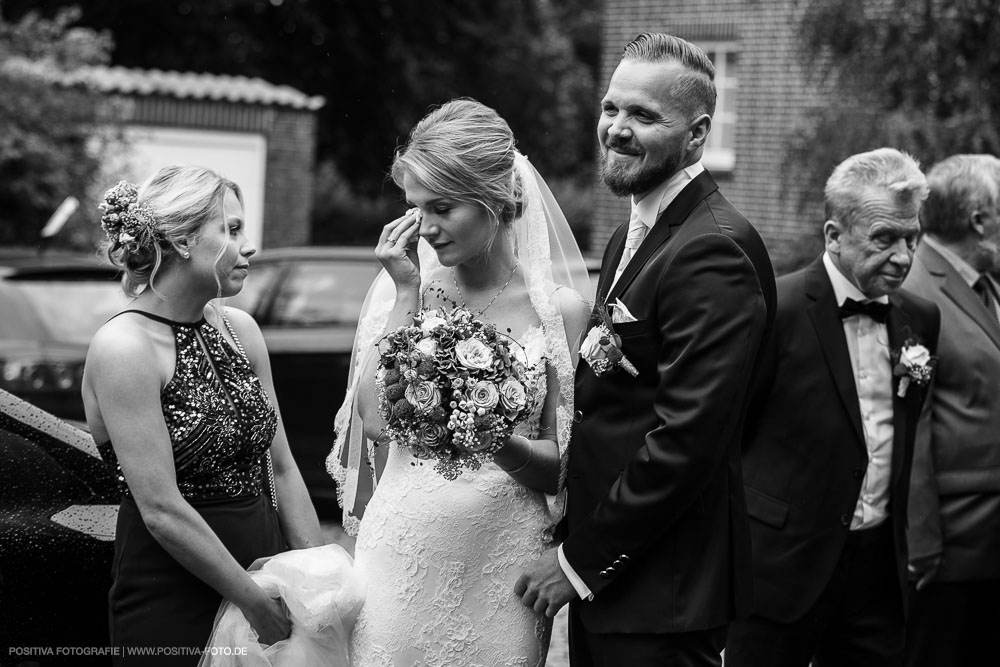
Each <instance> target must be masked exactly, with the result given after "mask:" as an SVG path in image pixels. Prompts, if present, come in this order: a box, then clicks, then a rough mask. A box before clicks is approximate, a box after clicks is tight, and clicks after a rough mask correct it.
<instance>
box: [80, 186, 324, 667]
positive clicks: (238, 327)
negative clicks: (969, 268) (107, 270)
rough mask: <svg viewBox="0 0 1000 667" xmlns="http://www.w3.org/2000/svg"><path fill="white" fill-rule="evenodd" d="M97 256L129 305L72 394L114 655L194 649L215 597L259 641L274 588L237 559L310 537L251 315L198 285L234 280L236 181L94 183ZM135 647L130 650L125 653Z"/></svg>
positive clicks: (317, 540)
mask: <svg viewBox="0 0 1000 667" xmlns="http://www.w3.org/2000/svg"><path fill="white" fill-rule="evenodd" d="M102 208H103V209H104V211H105V214H104V217H103V219H102V224H103V226H104V228H105V231H106V232H107V235H108V241H109V245H108V248H107V253H108V257H109V258H110V259H111V260H112V261H113V262H114V263H115V264H117V265H118V266H120V267H122V268H123V269H124V279H123V284H124V288H125V290H126V292H128V293H129V294H130V295H132V296H134V297H135V298H134V300H133V301H132V302H131V304H130V305H129V308H128V309H127V310H125V311H123V312H122V313H119V314H118V315H117V316H115V317H114V318H112V319H111V320H110V321H109V322H107V323H106V324H105V325H104V326H103V327H102V328H101V329H100V330H99V331H98V332H97V334H96V335H95V336H94V339H93V341H92V343H91V346H90V351H89V353H88V355H87V362H86V368H85V372H84V382H83V395H84V403H85V406H86V413H87V422H88V424H89V426H90V429H91V432H92V433H93V436H94V439H95V441H96V442H97V443H99V446H101V447H102V448H103V449H104V451H106V452H108V453H109V457H110V458H111V460H112V461H113V462H115V463H116V465H117V469H118V474H119V479H120V481H121V486H122V494H123V497H122V501H121V507H120V510H119V516H118V526H117V532H116V536H115V557H114V563H113V572H112V576H113V584H112V589H111V592H110V595H109V606H110V608H109V617H110V618H109V621H110V629H111V642H112V645H113V646H115V647H120V649H121V652H120V656H119V658H117V659H116V660H117V662H118V664H126V665H132V664H149V663H155V664H191V665H194V664H196V663H197V661H198V658H199V653H198V652H199V651H200V650H201V649H202V648H203V647H204V646H205V642H206V641H207V639H208V636H209V632H210V630H211V628H212V621H213V619H214V617H215V614H216V611H217V610H218V608H219V604H220V602H221V601H222V599H223V598H225V599H228V600H230V601H232V602H233V603H235V604H236V605H237V606H239V607H240V609H241V610H242V611H243V613H244V614H245V616H246V617H247V619H249V621H250V623H251V624H252V626H253V627H254V629H255V630H257V631H258V632H259V634H260V637H261V641H262V642H265V643H272V642H274V641H277V640H279V639H283V638H284V637H286V636H287V635H288V633H289V621H288V619H287V618H286V615H285V612H284V610H283V608H282V606H281V602H280V600H273V599H270V598H268V597H267V596H266V595H265V594H264V593H263V591H262V589H261V588H260V587H258V586H257V585H256V584H254V583H253V581H252V580H251V578H250V576H249V575H248V574H247V572H246V568H247V567H248V566H249V565H250V564H251V563H252V562H253V561H254V560H256V559H257V558H260V557H264V556H269V555H273V554H275V553H277V552H280V551H284V550H286V549H287V548H289V547H292V548H303V547H310V546H318V545H320V544H322V539H321V534H320V529H319V522H318V521H317V518H316V513H315V511H314V509H313V507H312V505H311V504H310V501H309V498H308V495H307V493H306V490H305V486H304V484H303V483H302V478H301V476H300V474H299V472H298V469H297V468H296V466H295V463H294V461H293V459H292V456H291V453H290V452H289V449H288V442H287V439H286V437H285V434H284V430H283V429H282V426H281V422H280V421H279V415H278V409H277V402H276V400H275V395H274V389H273V386H272V382H271V372H270V368H269V366H268V357H267V351H266V349H265V347H264V340H263V338H262V336H261V333H260V330H259V329H258V327H257V325H256V323H255V322H254V321H253V319H252V318H251V317H250V316H249V315H247V314H246V313H243V312H241V311H239V310H236V309H233V308H224V307H218V306H216V305H215V304H214V302H213V299H215V298H217V297H225V296H231V295H234V294H236V293H238V292H239V291H240V289H242V287H243V282H244V280H245V279H246V276H247V274H248V272H249V270H250V264H251V257H252V255H253V254H254V252H255V248H254V247H253V245H252V244H251V243H250V242H249V241H248V240H247V238H246V236H245V234H244V228H243V224H244V222H243V202H242V195H241V193H240V189H239V187H238V186H237V185H236V184H235V183H232V182H231V181H228V180H226V179H224V178H221V177H220V176H218V175H217V174H215V173H214V172H211V171H209V170H207V169H202V168H198V167H166V168H164V169H161V170H160V171H158V172H157V173H156V174H155V175H153V176H152V177H151V178H150V179H149V180H148V181H146V182H145V183H144V184H143V185H142V186H141V187H139V188H136V187H135V186H131V185H129V184H127V183H124V182H123V183H120V184H119V185H118V186H116V187H115V188H112V189H111V190H109V191H108V194H107V195H106V198H105V203H104V204H103V205H102ZM139 653H142V654H145V655H136V654H139Z"/></svg>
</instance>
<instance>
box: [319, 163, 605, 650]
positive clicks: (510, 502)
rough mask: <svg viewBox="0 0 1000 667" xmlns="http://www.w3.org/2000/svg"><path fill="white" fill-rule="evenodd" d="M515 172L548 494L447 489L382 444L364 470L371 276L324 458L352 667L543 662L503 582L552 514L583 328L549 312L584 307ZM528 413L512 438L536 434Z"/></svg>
mask: <svg viewBox="0 0 1000 667" xmlns="http://www.w3.org/2000/svg"><path fill="white" fill-rule="evenodd" d="M515 167H516V169H517V170H518V174H519V176H520V179H521V182H522V184H523V185H524V186H525V192H524V195H525V201H524V212H523V214H522V216H521V217H520V218H518V219H517V220H516V221H515V222H514V225H513V235H514V238H513V242H514V248H515V251H516V253H517V255H518V257H519V260H520V262H521V266H522V267H524V272H525V281H526V283H527V286H528V294H529V297H530V301H531V307H532V308H533V309H534V311H535V314H536V315H537V316H538V321H539V322H541V326H540V327H538V326H536V327H532V328H529V329H528V330H527V331H525V332H524V334H522V336H521V339H520V340H519V342H520V343H521V345H522V347H524V348H525V352H526V353H527V355H528V360H529V362H532V363H534V362H535V361H536V360H538V362H539V363H540V359H541V357H542V356H543V355H544V357H545V359H546V360H547V361H546V363H548V364H549V367H550V369H551V370H553V371H554V375H555V377H556V378H557V379H558V382H559V387H558V389H556V388H555V387H552V386H549V387H548V389H549V390H551V391H556V390H557V391H558V394H559V395H558V397H557V398H558V401H557V405H556V407H555V433H554V436H555V440H556V442H557V443H558V445H559V459H560V474H559V489H560V491H559V493H557V494H556V495H551V496H550V495H545V494H544V493H542V492H540V491H534V490H531V489H528V488H526V487H525V486H523V485H522V484H520V483H518V482H516V481H514V479H512V478H511V477H510V476H509V475H508V474H507V473H505V472H503V471H502V470H501V469H500V468H498V467H497V466H496V465H494V464H492V463H490V464H486V465H484V466H483V467H482V468H480V469H479V470H475V471H471V470H463V471H462V474H461V476H460V477H459V478H458V479H456V480H454V481H448V480H446V479H445V478H444V477H442V476H441V475H440V474H438V473H437V472H435V471H434V462H433V461H423V460H420V459H417V458H414V457H413V456H412V455H411V454H410V452H409V450H407V449H406V448H404V447H401V446H397V445H395V444H392V443H390V444H388V445H384V446H386V447H388V448H389V452H388V459H387V461H386V465H385V468H384V469H383V470H382V472H381V474H380V475H377V476H376V475H373V474H372V462H373V461H375V460H376V458H377V457H376V456H375V450H374V443H373V442H371V441H370V440H369V439H368V438H367V437H366V436H365V434H364V429H363V424H362V420H361V418H360V414H359V413H358V409H357V404H356V401H355V398H356V393H357V390H358V372H359V370H360V369H363V368H365V367H366V360H367V359H369V358H370V355H372V354H374V353H375V349H376V348H375V343H376V342H377V341H378V339H379V338H380V337H381V336H382V335H384V333H385V325H386V321H387V318H388V314H389V311H390V310H391V309H392V305H393V302H394V299H395V286H394V285H393V283H392V280H391V279H390V278H389V276H388V274H386V273H385V271H383V272H382V273H380V274H379V277H378V278H376V280H375V282H374V283H373V285H372V287H371V289H370V290H369V292H368V296H367V298H366V299H365V304H364V306H363V307H362V316H361V318H360V320H359V328H358V333H357V336H356V338H355V345H354V350H353V352H352V357H351V366H350V368H351V371H350V373H351V376H350V380H349V386H348V390H347V395H346V397H345V399H344V404H343V405H342V406H341V408H340V410H339V411H338V413H337V418H336V429H337V441H336V444H335V446H334V449H333V451H332V452H331V453H330V456H329V457H328V458H327V469H328V470H329V472H330V474H331V475H332V476H333V477H334V479H335V480H336V481H337V488H338V494H339V500H340V504H341V507H343V508H344V528H345V529H346V530H347V532H348V533H349V534H357V535H358V541H357V545H356V549H355V567H356V568H357V570H358V571H359V572H360V574H361V575H362V576H363V577H364V579H365V580H366V581H367V586H368V590H367V596H366V599H365V604H364V607H363V609H362V611H361V614H360V616H359V617H358V621H357V625H356V626H355V629H354V633H353V635H352V645H351V649H352V665H353V667H368V666H376V665H377V666H378V667H384V666H386V665H393V666H396V667H403V666H405V667H415V666H419V667H437V666H448V667H452V666H457V665H461V666H463V667H464V666H474V665H483V666H488V667H493V666H495V665H518V666H525V667H536V666H540V665H543V664H544V662H545V654H546V651H547V649H548V641H549V629H550V627H551V626H550V623H549V622H548V620H547V619H546V618H545V617H544V615H542V616H539V615H536V614H535V613H534V612H533V611H532V610H531V609H528V608H526V607H524V606H523V605H522V604H521V602H520V600H518V598H517V597H516V596H515V595H514V584H515V583H516V582H517V579H518V577H519V576H520V574H521V572H522V571H523V568H524V567H525V566H526V565H527V564H528V563H530V562H531V561H533V560H535V559H536V558H538V557H539V556H540V555H541V554H542V552H544V551H545V550H546V549H548V548H551V547H552V546H553V543H552V537H551V535H552V531H553V530H554V527H555V525H556V523H558V521H559V520H560V519H561V518H562V514H563V511H564V509H565V490H564V486H565V476H566V467H567V460H568V459H567V456H568V445H569V435H570V431H571V426H572V415H573V375H574V368H575V363H574V360H575V359H576V358H577V348H578V342H579V338H580V336H581V334H582V332H581V331H570V330H568V329H567V327H566V323H565V321H564V318H563V313H562V312H561V306H560V305H559V304H560V302H561V301H564V300H565V296H566V295H565V294H561V293H560V290H563V289H568V290H571V292H572V294H574V295H575V297H576V299H577V301H583V302H586V301H587V299H588V296H590V297H592V290H591V288H590V280H589V276H588V275H587V270H586V265H585V264H584V261H583V257H582V255H581V254H580V250H579V248H578V247H577V246H576V243H575V241H574V239H573V235H572V231H571V230H570V228H569V225H568V224H567V223H566V219H565V216H563V215H562V211H561V210H560V209H559V206H558V203H557V202H556V201H555V198H554V197H553V196H552V193H551V192H550V191H549V189H548V186H547V185H546V184H545V182H544V180H543V179H542V178H541V176H540V175H539V174H538V172H537V171H536V170H535V169H534V167H533V166H532V165H531V164H530V162H529V161H528V160H527V158H525V157H524V156H523V155H520V154H518V155H517V156H516V157H515ZM418 249H419V252H420V266H421V274H422V275H423V276H424V277H425V278H426V276H427V275H429V274H430V273H431V271H432V270H433V268H435V267H439V266H440V264H439V263H438V261H437V257H436V255H435V253H434V251H433V250H432V249H431V248H430V246H429V245H428V244H426V243H424V242H421V243H420V244H419V246H418ZM584 295H588V296H584ZM541 405H542V402H540V403H539V407H538V408H536V413H535V414H534V415H532V416H531V417H530V418H529V419H528V420H526V421H525V422H523V423H522V424H520V425H519V427H518V429H517V430H516V431H515V432H516V433H517V434H519V435H523V436H525V437H527V438H529V439H537V438H538V431H539V422H540V417H541ZM550 437H551V435H550ZM376 477H377V485H376V484H375V482H376ZM373 487H374V493H373ZM362 515H363V521H361V520H360V519H361V517H362ZM359 529H360V532H358V531H359Z"/></svg>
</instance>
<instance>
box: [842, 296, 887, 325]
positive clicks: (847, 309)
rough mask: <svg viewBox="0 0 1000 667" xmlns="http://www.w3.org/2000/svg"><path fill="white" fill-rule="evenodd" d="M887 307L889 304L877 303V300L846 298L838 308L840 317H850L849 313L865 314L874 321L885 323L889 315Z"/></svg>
mask: <svg viewBox="0 0 1000 667" xmlns="http://www.w3.org/2000/svg"><path fill="white" fill-rule="evenodd" d="M889 308H890V306H889V304H887V303H879V302H878V301H855V300H854V299H846V300H845V301H844V305H842V306H841V307H840V310H839V312H840V319H844V318H846V317H850V316H851V315H867V316H868V317H870V318H872V319H873V320H875V321H876V322H879V323H881V324H885V321H886V319H887V318H888V317H889Z"/></svg>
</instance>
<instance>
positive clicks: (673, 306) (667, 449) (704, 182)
mask: <svg viewBox="0 0 1000 667" xmlns="http://www.w3.org/2000/svg"><path fill="white" fill-rule="evenodd" d="M625 232H626V226H622V227H620V228H619V229H618V230H617V231H616V232H615V234H614V235H613V236H612V238H611V241H610V243H609V245H608V248H607V251H606V252H605V256H604V263H603V269H602V273H601V280H600V284H599V286H598V301H597V303H598V304H602V303H605V302H614V300H615V299H616V298H619V299H621V301H622V302H623V303H624V304H625V305H626V306H627V308H628V309H629V311H630V312H631V313H632V314H633V315H634V316H635V318H636V320H637V321H635V322H628V323H623V324H615V325H614V329H615V332H616V333H617V334H618V335H620V336H621V338H622V349H623V351H624V353H625V355H626V356H627V357H628V358H629V359H630V360H631V361H632V362H633V363H634V364H635V365H636V367H638V370H639V375H638V377H635V378H633V377H632V376H630V375H628V374H626V373H624V372H618V373H615V374H611V375H605V376H602V377H596V376H595V375H594V373H593V371H592V370H591V368H590V366H589V365H588V364H587V363H585V362H581V363H580V365H579V367H578V369H577V377H576V407H577V410H578V412H577V416H576V421H577V423H576V425H575V428H574V430H573V439H572V442H573V445H572V454H571V456H570V462H569V475H568V476H569V479H568V490H569V513H568V529H569V536H568V538H567V539H566V541H565V542H564V544H563V548H564V553H565V555H566V557H567V560H568V561H569V563H570V564H571V565H572V566H573V567H574V569H575V570H576V572H577V573H578V574H579V575H580V576H581V578H582V579H583V580H584V581H585V582H586V583H587V585H588V586H589V587H590V589H591V590H592V591H593V592H594V594H595V598H594V599H593V601H590V602H574V603H573V609H572V613H573V614H574V618H575V619H576V620H577V621H578V622H579V624H580V625H579V627H581V628H582V629H585V631H586V632H587V633H596V634H604V635H607V634H615V633H620V634H635V633H645V634H657V633H685V632H690V631H695V630H706V629H713V628H718V627H720V626H724V625H725V624H726V623H728V622H729V621H730V619H732V618H733V616H734V615H735V614H737V613H738V612H743V613H746V612H747V611H748V610H749V607H750V602H751V600H750V595H751V592H750V577H749V575H750V571H749V567H750V560H749V558H750V555H749V536H748V534H747V518H746V508H745V503H744V500H743V488H742V487H743V483H742V478H741V475H740V460H739V457H740V441H741V434H742V425H743V418H744V414H745V401H746V397H747V394H748V390H749V387H750V385H751V378H752V377H753V375H754V372H755V369H756V368H757V366H758V362H759V351H760V349H761V347H762V343H763V341H764V340H765V338H766V336H767V334H768V333H769V330H770V328H771V323H772V321H773V313H774V273H773V270H772V268H771V263H770V260H769V258H768V256H767V252H766V249H765V247H764V244H763V242H762V241H761V239H760V237H759V236H758V234H757V232H756V230H754V228H753V227H752V226H751V225H750V223H749V222H747V220H746V218H744V217H743V215H742V214H740V213H739V212H738V211H737V210H736V209H734V208H733V207H732V205H731V204H729V202H728V201H726V199H725V198H724V197H723V196H722V195H721V194H720V193H719V192H718V187H717V186H716V184H715V181H714V180H713V179H712V177H711V176H710V175H709V174H708V173H707V172H703V173H702V174H700V175H699V176H697V177H696V178H695V179H694V180H693V181H692V182H690V183H689V184H688V185H687V186H686V187H685V188H684V189H683V190H682V191H681V193H680V194H679V195H678V196H677V198H676V199H675V200H674V201H673V202H672V203H671V204H670V205H669V206H668V208H667V209H666V210H665V211H664V212H663V214H662V215H661V216H660V218H659V219H658V220H657V222H656V225H655V226H654V227H653V228H652V229H651V230H650V231H649V233H648V234H647V236H646V238H645V240H644V241H643V243H642V245H641V246H640V247H639V249H638V250H637V251H636V254H635V256H633V258H632V261H631V262H630V263H629V265H628V267H627V269H626V270H625V272H624V273H623V274H622V276H621V278H620V279H619V281H618V283H617V284H616V285H615V287H614V289H613V290H611V291H610V294H609V288H610V285H611V282H612V278H613V275H614V272H615V268H616V267H617V265H618V263H619V259H620V258H621V255H622V249H623V245H624V239H625ZM573 643H574V645H576V646H579V644H578V643H577V642H576V638H574V639H573ZM716 657H717V656H716ZM620 660H621V662H620V663H619V664H645V663H641V662H638V661H633V662H631V663H630V662H629V660H630V658H629V656H621V657H620Z"/></svg>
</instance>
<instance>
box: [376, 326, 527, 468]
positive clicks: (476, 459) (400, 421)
mask: <svg viewBox="0 0 1000 667" xmlns="http://www.w3.org/2000/svg"><path fill="white" fill-rule="evenodd" d="M378 352H379V366H378V371H377V375H376V391H377V392H378V400H379V409H380V411H381V414H382V418H383V419H385V421H386V422H387V425H386V427H385V431H384V434H385V435H386V436H388V438H389V439H390V440H394V441H396V442H399V443H402V444H403V445H405V446H406V447H408V448H409V449H410V451H411V452H413V454H414V455H415V456H417V457H418V458H422V459H434V460H436V464H435V470H436V471H438V472H439V473H440V474H442V475H443V476H444V477H446V478H447V479H456V478H457V477H458V476H459V474H461V470H462V468H468V469H471V470H475V469H477V468H479V467H480V466H481V465H482V464H483V463H485V462H487V461H489V460H490V459H492V457H493V454H495V453H496V451H497V450H498V449H500V447H502V446H503V445H504V443H505V442H506V441H507V438H509V437H510V435H511V433H512V432H513V430H514V427H515V426H517V424H519V423H520V422H522V421H524V420H525V419H526V418H527V417H528V416H529V415H531V413H532V412H533V411H534V409H535V407H536V405H537V401H538V400H539V398H540V396H539V394H540V393H541V392H540V387H541V378H542V374H543V373H544V370H545V364H544V362H543V360H541V359H540V360H538V362H537V363H534V364H529V362H528V359H527V355H526V354H525V352H524V350H523V349H522V348H521V346H520V345H519V344H518V343H517V342H516V341H514V340H513V339H511V338H510V337H509V336H506V335H504V334H502V333H500V332H498V331H497V330H496V327H495V326H493V325H491V324H487V323H484V322H482V321H480V320H476V319H473V317H472V314H471V313H470V312H469V311H468V310H466V309H464V308H454V309H451V310H446V309H429V310H423V311H420V312H419V313H417V314H416V315H415V316H414V318H413V324H412V325H408V326H403V327H400V328H398V329H396V330H395V331H393V332H391V333H389V334H387V335H386V336H385V337H384V338H382V340H380V341H379V343H378Z"/></svg>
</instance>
